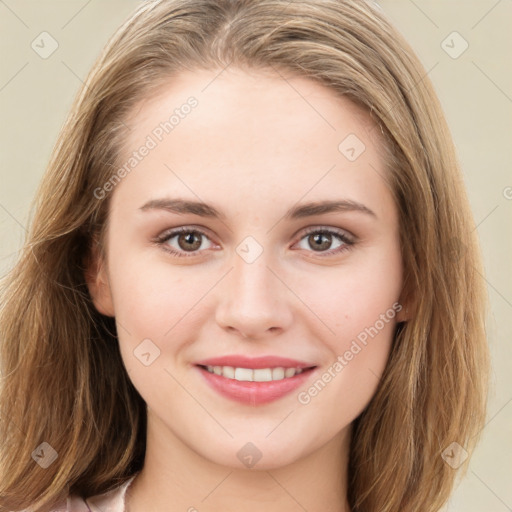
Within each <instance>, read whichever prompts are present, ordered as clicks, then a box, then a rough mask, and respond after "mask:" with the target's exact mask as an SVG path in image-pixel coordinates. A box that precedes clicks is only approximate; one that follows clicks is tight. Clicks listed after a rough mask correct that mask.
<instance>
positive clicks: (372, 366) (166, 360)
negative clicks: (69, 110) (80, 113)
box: [88, 68, 405, 512]
mask: <svg viewBox="0 0 512 512" xmlns="http://www.w3.org/2000/svg"><path fill="white" fill-rule="evenodd" d="M215 77H216V78H215ZM190 96H194V97H195V98H197V100H198V105H197V107H196V108H194V109H193V110H192V112H191V113H190V114H188V115H187V116H185V117H184V118H183V119H181V120H180V123H179V125H178V126H177V127H176V128H175V129H174V130H173V131H172V132H171V133H169V134H167V135H166V136H165V137H164V138H163V140H162V141H161V142H160V143H159V144H158V146H157V147H156V148H154V149H152V150H151V151H150V152H149V154H148V155H147V156H146V157H145V158H144V159H142V160H141V162H140V163H138V165H137V167H136V168H135V169H134V170H133V171H132V172H130V173H129V174H128V175H127V176H126V177H125V178H124V179H123V180H122V181H121V183H119V184H118V185H117V186H116V187H115V189H114V190H113V191H112V192H111V193H112V196H111V205H110V217H109V224H108V228H107V231H106V240H107V257H106V260H105V261H103V260H101V259H100V258H99V256H97V254H96V259H95V260H94V265H93V268H92V270H91V275H90V276H89V278H88V279H89V288H90V291H91V295H92V297H93V300H94V302H95V305H96V307H97V308H98V310H99V311H100V312H101V313H103V314H105V315H110V316H115V318H116V322H117V325H118V333H119V344H120V349H121V353H122V357H123V361H124V364H125V366H126V369H127V371H128V373H129V376H130V378H131V380H132V382H133V384H134V385H135V387H136V388H137V390H138V391H139V393H140V394H141V396H142V397H143V398H144V400H145V401H146V403H147V405H148V435H147V452H146V461H145V465H144V468H143V470H142V471H141V473H140V474H139V475H138V476H137V478H136V479H135V480H134V482H133V484H132V486H131V487H130V488H129V491H128V493H127V498H126V507H127V510H129V511H130V512H142V511H146V512H147V511H164V510H165V511H169V510H171V511H174V510H176V511H185V510H190V511H193V510H195V509H197V510H199V511H201V512H203V511H204V512H206V511H221V510H222V511H235V510H244V511H246V512H252V511H261V510H262V509H264V510H266V512H273V511H279V512H288V511H290V512H291V511H296V510H298V509H300V507H303V508H304V509H306V510H308V511H310V512H315V511H333V512H334V511H336V512H341V511H348V510H349V507H348V505H347V502H346V491H347V489H346V476H347V462H348V449H349V442H350V435H351V424H352V422H353V420H354V419H355V418H356V417H357V416H358V415H359V414H360V413H361V412H362V411H363V409H364V408H365V407H366V405H367V404H368V403H369V401H370V400H371V398H372V396H373V395H374V393H375V391H376V389H377V386H378V383H379V377H380V375H381V374H382V372H383V370H384V367H385V365H386V361H387V358H388V355H389V351H390V347H391V342H392V338H393V333H394V329H395V326H396V322H397V321H402V320H404V319H405V318H404V315H403V313H404V311H405V306H404V308H403V309H402V311H401V312H400V313H398V314H397V315H396V317H395V318H393V319H391V320H389V321H388V322H387V323H385V325H384V328H382V329H381V330H380V331H379V332H378V335H376V336H375V337H373V338H370V339H369V341H368V343H367V345H366V346H364V347H363V349H362V350H361V351H360V352H359V353H357V355H355V356H354V357H353V358H352V360H351V361H349V362H348V364H346V366H344V368H343V370H342V371H341V372H338V373H336V376H335V377H334V378H332V379H331V381H330V382H329V383H328V384H327V385H326V386H325V387H324V388H323V389H322V390H321V391H320V392H319V393H318V394H317V395H316V396H314V397H312V398H311V400H310V402H309V403H308V404H302V403H300V402H299V400H298V394H299V392H301V391H305V390H306V391H307V389H308V388H310V387H311V385H312V384H313V382H314V381H316V380H317V379H318V378H320V376H321V375H322V373H324V372H326V371H328V369H329V368H331V374H332V365H333V363H334V362H335V361H336V360H337V357H338V356H339V355H343V354H344V353H345V352H346V351H347V350H348V349H349V348H350V346H351V343H352V341H353V340H355V339H356V337H357V336H358V334H360V333H361V332H362V331H363V330H364V329H365V328H366V327H369V326H373V325H374V324H375V323H376V321H377V320H378V319H379V315H382V314H384V313H385V312H386V311H387V310H389V309H390V308H391V307H392V305H393V304H394V303H396V302H399V301H400V294H401V289H402V260H401V254H400V244H399V230H398V216H397V210H396V207H395V204H394V202H393V199H392V195H391V192H390V190H389V188H388V185H387V184H386V182H385V179H384V178H383V176H385V174H386V172H385V168H384V163H383V161H382V158H381V156H380V153H379V144H380V142H379V140H378V139H377V138H376V137H377V135H376V133H377V132H378V130H372V128H373V125H372V123H371V121H370V119H369V118H368V116H367V115H366V113H365V112H363V111H362V110H360V109H359V108H358V107H356V106H355V105H354V104H353V103H351V102H349V101H348V100H347V99H344V98H339V97H336V96H335V95H334V93H333V92H332V91H331V90H330V89H327V88H325V87H324V86H322V85H320V84H317V83H315V82H313V81H310V80H309V79H306V78H297V77H294V78H292V77H288V78H286V79H285V78H284V77H283V76H280V75H278V74H272V73H264V72H263V71H257V72H256V71H251V72H248V71H241V70H237V69H232V68H229V69H227V70H225V71H224V72H223V73H222V74H220V75H219V70H214V71H213V70H212V71H203V70H202V71H195V72H189V71H187V72H186V73H183V74H181V75H180V76H178V77H177V78H173V79H172V80H170V83H169V85H168V86H166V87H165V88H163V89H162V90H161V91H160V94H158V95H157V96H156V97H152V98H151V99H147V100H145V101H144V102H141V103H140V104H139V105H138V107H137V108H136V109H134V111H133V112H132V115H131V116H130V118H129V119H127V120H126V123H127V125H128V126H129V127H130V128H131V131H130V135H129V137H128V139H127V140H126V143H125V145H124V148H123V152H122V155H121V156H122V158H121V161H122V162H123V163H124V162H126V161H127V160H128V158H129V157H130V155H131V153H132V152H133V151H134V150H136V149H137V148H139V147H140V146H141V144H143V143H144V141H145V140H146V138H147V136H148V134H151V133H152V130H154V128H155V127H156V126H158V125H159V123H161V122H162V121H164V120H165V119H167V118H168V117H169V114H168V113H169V112H172V111H173V110H174V109H175V108H177V107H179V106H180V105H182V104H183V103H185V101H186V100H187V98H189V97H190ZM348 134H356V135H357V137H358V138H359V139H360V140H361V141H363V143H364V145H365V146H366V149H365V151H364V152H363V153H362V154H361V155H360V156H359V157H358V158H357V159H356V160H355V161H353V162H351V161H349V160H348V159H347V158H346V157H345V156H344V154H342V153H341V152H340V151H339V149H338V146H339V144H340V142H342V141H343V140H344V139H345V137H346V136H347V135H348ZM165 197H172V198H176V197H180V198H183V199H190V200H202V201H203V202H205V203H208V204H211V205H213V206H214V207H215V208H216V209H218V210H219V211H221V212H222V213H223V214H224V215H225V218H224V219H223V220H219V219H211V218H204V217H200V216H198V215H194V214H189V213H187V214H177V213H173V212H170V211H166V210H163V209H147V210H141V206H143V205H144V204H146V203H147V202H148V201H150V200H154V199H160V198H165ZM337 199H346V200H352V201H357V202H359V203H362V204H363V205H365V206H366V207H367V208H369V209H371V210H372V211H373V212H374V213H375V216H373V215H369V214H367V213H364V212H360V211H337V212H331V213H326V214H319V215H315V216H312V217H305V218H301V219H295V220H287V219H284V218H283V216H284V214H285V212H286V211H287V210H288V208H290V207H292V206H294V205H296V203H300V204H302V203H305V202H309V201H321V200H337ZM180 226H191V227H194V228H197V229H201V231H204V232H205V233H206V236H205V237H201V236H200V235H198V236H199V242H201V241H202V244H201V245H200V247H199V248H196V249H194V250H195V252H192V253H190V252H188V253H187V252H186V250H184V249H183V248H184V247H185V248H186V247H187V245H186V244H187V241H186V240H183V236H181V237H180V236H175V237H174V238H173V239H172V240H169V241H167V242H163V243H160V244H158V243H156V242H155V241H154V240H155V238H156V237H158V236H159V235H161V234H162V233H165V232H166V231H168V230H169V229H170V228H176V227H180ZM309 227H315V228H316V227H317V228H319V229H321V228H330V229H333V230H334V231H340V232H342V233H348V234H350V236H351V238H352V240H355V243H354V245H352V246H350V247H349V248H348V249H347V250H343V251H342V252H339V253H337V254H328V253H329V252H331V253H333V252H335V251H336V250H337V249H338V248H339V247H340V246H342V245H343V242H341V241H340V240H339V239H338V238H337V237H335V236H333V237H332V239H331V243H330V244H329V242H328V241H327V242H324V243H325V245H324V246H323V247H324V248H323V249H321V250H315V246H314V245H313V244H314V240H311V237H309V236H307V234H305V233H304V232H305V230H306V228H309ZM248 236H251V237H253V238H254V239H255V240H256V241H257V243H258V244H259V245H260V246H261V248H262V250H263V252H262V253H261V255H259V257H258V258H257V259H256V260H255V261H254V262H252V263H247V262H246V261H245V260H244V259H243V258H242V257H240V256H239V254H238V253H237V252H236V249H237V247H238V246H239V244H240V243H241V242H242V241H243V240H244V239H245V238H246V237H248ZM180 238H181V244H182V245H180V244H179V241H180ZM199 242H198V244H197V246H199ZM188 243H189V244H190V243H191V242H190V241H189V242H188ZM165 247H171V248H174V249H175V250H178V251H181V252H182V253H185V255H187V254H188V255H189V256H185V257H177V256H173V255H172V254H170V253H169V252H167V251H166V250H165ZM322 251H323V252H322ZM190 254H192V256H190ZM144 339H150V340H152V343H154V345H155V346H157V347H158V349H159V350H160V354H159V356H158V357H157V358H156V359H155V360H154V361H153V362H152V363H151V364H150V365H149V366H146V365H144V364H142V363H141V361H140V360H139V359H138V358H137V357H135V355H134V350H135V349H136V348H137V346H138V345H139V344H140V343H141V341H142V340H144ZM226 354H244V355H248V356H260V355H269V354H270V355H279V356H284V357H291V358H295V359H299V360H303V361H306V362H311V363H312V364H314V365H317V368H316V370H315V372H314V375H311V376H310V378H309V380H308V381H307V383H306V384H305V385H304V386H302V387H301V388H300V389H299V390H297V391H294V392H292V393H290V394H289V395H287V396H285V397H283V398H281V399H279V400H277V401H274V402H272V403H269V404H265V405H256V406H254V405H244V404H240V403H237V402H234V401H231V400H230V399H227V398H225V397H223V396H221V395H219V394H218V393H217V392H216V391H214V390H212V389H211V388H210V387H209V386H208V385H207V384H206V383H205V382H204V379H203V378H202V375H200V374H199V372H198V370H197V368H196V367H195V366H194V364H195V363H196V362H198V361H199V360H201V359H205V358H209V357H214V356H219V355H226ZM248 442H251V443H253V444H254V445H255V446H256V447H257V448H258V450H259V451H260V452H261V454H262V457H261V459H260V460H259V461H258V462H257V464H256V465H255V466H254V467H253V468H248V467H246V466H244V464H243V463H242V462H241V461H240V460H239V459H238V458H237V452H239V451H240V450H241V449H242V448H243V447H244V446H245V445H246V443H248ZM246 449H247V448H246ZM191 507H194V508H191ZM263 507H264V508H263Z"/></svg>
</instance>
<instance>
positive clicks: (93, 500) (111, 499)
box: [52, 475, 136, 512]
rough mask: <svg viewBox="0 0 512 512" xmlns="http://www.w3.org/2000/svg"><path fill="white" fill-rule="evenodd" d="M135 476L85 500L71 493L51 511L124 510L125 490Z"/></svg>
mask: <svg viewBox="0 0 512 512" xmlns="http://www.w3.org/2000/svg"><path fill="white" fill-rule="evenodd" d="M135 476H136V475H133V476H132V477H131V478H130V479H129V480H127V481H126V482H124V483H123V484H121V485H120V486H119V487H116V488H115V489H112V490H111V491H108V492H105V493H103V494H97V495H96V496H91V497H90V498H87V499H85V500H84V499H82V498H80V497H79V496H75V495H73V494H72V495H70V496H68V497H67V499H66V500H65V501H63V502H62V503H59V504H58V505H57V507H56V508H54V509H53V510H52V512H124V497H125V494H126V490H127V489H128V487H129V485H130V484H131V483H132V481H133V479H134V478H135Z"/></svg>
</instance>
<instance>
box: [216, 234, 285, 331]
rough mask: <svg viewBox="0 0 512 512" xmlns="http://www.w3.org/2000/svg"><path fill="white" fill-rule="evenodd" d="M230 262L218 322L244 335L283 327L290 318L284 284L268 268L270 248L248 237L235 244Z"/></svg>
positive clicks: (219, 306)
mask: <svg viewBox="0 0 512 512" xmlns="http://www.w3.org/2000/svg"><path fill="white" fill-rule="evenodd" d="M258 253H259V254H258ZM232 261H233V268H232V271H231V272H230V273H229V274H228V276H227V280H226V282H225V285H224V287H223V288H222V292H221V294H220V298H219V304H218V307H217V315H216V316H217V322H218V323H219V325H221V326H222V327H223V328H226V329H231V330H232V329H235V330H237V331H239V332H240V334H241V335H242V336H244V337H260V336H263V335H264V334H265V333H266V332H267V331H268V332H271V331H272V332H273V331H275V330H277V329H284V328H286V327H287V326H288V325H289V323H290V321H291V311H290V309H289V304H288V297H287V293H286V287H285V286H284V284H283V283H282V282H281V280H280V279H278V278H277V277H276V276H275V275H274V272H273V271H271V270H270V269H269V267H270V268H272V264H271V261H270V254H269V251H264V250H263V248H262V247H261V246H260V248H258V247H257V246H256V244H255V243H254V241H251V240H248V241H245V243H244V242H242V243H241V244H240V245H239V247H237V254H234V255H233V260H232Z"/></svg>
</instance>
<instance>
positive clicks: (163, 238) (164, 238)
mask: <svg viewBox="0 0 512 512" xmlns="http://www.w3.org/2000/svg"><path fill="white" fill-rule="evenodd" d="M182 233H194V234H199V235H202V236H204V237H206V238H209V237H208V235H207V234H206V233H204V232H203V231H201V230H199V229H195V228H193V229H192V228H190V227H186V226H184V227H180V228H176V229H173V230H171V231H168V232H166V233H163V234H162V235H160V236H159V237H157V238H156V239H155V240H154V241H155V242H156V243H157V244H158V245H160V246H162V248H163V249H164V250H165V251H167V252H169V253H170V254H172V255H173V256H177V257H179V258H191V257H194V256H195V255H197V254H198V251H193V252H190V253H189V254H186V253H185V252H181V251H176V250H175V249H171V248H169V245H168V244H167V242H168V241H169V240H171V239H172V238H174V237H175V236H177V235H180V234H182ZM312 233H318V234H323V235H325V234H328V235H332V236H334V237H336V238H338V239H339V240H341V241H342V242H343V245H342V246H340V247H338V248H336V249H334V250H332V249H331V250H330V251H318V252H317V251H311V252H317V254H321V255H327V256H332V255H335V254H336V255H337V254H341V253H342V252H344V251H348V250H350V249H351V248H352V246H353V245H354V244H355V243H356V242H355V240H353V239H352V238H351V237H349V236H348V235H347V234H345V233H344V232H342V231H337V230H333V229H329V228H318V227H315V228H308V229H307V230H306V231H305V233H304V234H303V235H302V237H301V238H300V239H299V242H300V241H301V240H303V239H304V238H306V237H307V236H308V235H311V234H312ZM327 256H320V257H321V258H323V257H327Z"/></svg>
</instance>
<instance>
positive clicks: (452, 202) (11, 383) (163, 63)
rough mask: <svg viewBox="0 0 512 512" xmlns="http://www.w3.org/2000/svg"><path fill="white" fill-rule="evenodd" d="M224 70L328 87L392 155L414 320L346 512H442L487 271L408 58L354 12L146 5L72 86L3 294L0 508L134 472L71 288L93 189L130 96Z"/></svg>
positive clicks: (96, 327) (95, 337)
mask: <svg viewBox="0 0 512 512" xmlns="http://www.w3.org/2000/svg"><path fill="white" fill-rule="evenodd" d="M226 66H233V67H238V68H240V69H251V70H258V69H260V70H274V71H275V72H282V71H285V72H287V73H295V75H297V76H301V77H307V78H310V79H311V80H315V81H317V82H318V83H321V84H323V85H324V86H326V87H328V88H329V89H330V90H331V91H333V92H334V93H335V94H337V95H340V96H343V97H345V98H348V99H349V100H351V101H353V102H354V103H355V104H357V105H359V106H361V107H363V108H364V109H365V110H366V111H367V112H368V113H369V114H370V116H371V118H372V119H373V122H374V125H375V128H376V129H377V130H378V132H377V133H378V134H379V137H381V138H382V139H381V140H382V141H383V145H384V148H385V153H384V157H383V158H384V159H385V163H386V166H387V171H388V176H389V183H390V186H391V188H392V192H393V195H394V199H395V202H396V206H397V208H398V211H399V218H400V233H401V236H400V238H401V251H402V257H403V265H404V276H405V280H404V293H405V295H406V296H407V297H408V298H409V299H410V301H411V304H413V312H412V315H410V319H409V320H408V321H406V322H405V323H403V324H400V328H399V329H398V330H397V332H396V335H395V338H394V340H393V345H392V349H391V352H390V356H389V360H388V364H387V366H386V369H385V371H384V374H383V376H382V379H381V382H380V384H379V387H378V389H377V392H376V394H375V395H374V397H373V398H372V400H371V402H370V403H369V405H368V406H367V408H366V409H365V410H364V412H363V413H362V414H361V415H360V416H359V417H358V418H357V419H356V420H355V422H354V425H353V435H352V439H351V448H350V460H349V488H348V493H349V495H348V498H349V503H350V506H351V507H352V510H353V511H354V512H356V511H357V512H375V511H379V512H397V511H400V512H413V511H416V512H419V511H421V512H434V511H438V510H439V509H440V507H441V506H442V505H443V503H445V501H446V500H447V498H448V496H449V494H450V492H451V490H452V488H453V485H454V481H455V477H456V475H457V474H458V473H457V472H456V471H454V469H452V467H450V465H448V464H447V463H446V462H445V461H444V460H443V456H442V454H443V451H444V450H445V449H446V448H447V447H448V446H449V445H450V444H451V443H452V442H457V443H458V444H459V445H460V446H461V447H463V448H464V449H465V450H466V451H467V452H469V453H471V452H472V450H473V448H474V446H475V443H476V442H477V440H478V437H479V433H480V431H481V429H482V428H483V424H484V421H485V411H486V399H487V383H488V372H489V370H488V366H489V362H488V349H487V341H486V334H485V318H486V315H487V298H486V295H485V288H484V286H483V280H482V276H481V275H483V270H482V262H481V257H480V251H479V247H478V242H477V239H476V235H475V231H474V224H473V217H472V213H471V210H470V207H469V204H468V200H467V196H466V192H465V188H464V185H463V180H462V175H461V172H460V168H459V163H458V161H457V158H456V154H455V150H454V146H453V142H452V139H451V135H450V132H449V130H448V128H447V125H446V121H445V118H444V115H443V113H442V110H441V107H440V104H439V101H438V99H437V97H436V94H435V92H434V89H433V87H432V85H431V82H430V81H429V78H428V77H427V74H426V72H425V70H424V68H423V67H422V65H421V63H420V62H419V60H418V58H417V57H416V56H415V55H414V52H413V51H412V50H411V48H410V46H409V45H408V44H407V43H406V42H405V41H404V40H403V38H402V37H401V35H400V34H399V33H398V32H397V31H396V30H395V29H394V28H393V27H392V26H391V25H390V23H389V21H387V19H386V17H385V16H384V15H383V14H382V12H381V11H380V9H379V8H378V7H376V6H375V5H374V4H372V3H370V2H369V1H365V0H300V1H289V0H158V1H149V2H145V3H143V4H142V5H141V6H140V7H139V8H138V10H136V12H135V13H134V14H133V15H132V16H131V17H130V18H129V19H128V20H127V21H126V22H125V23H124V24H123V25H122V26H121V27H120V28H119V30H118V31H117V32H116V33H115V34H114V35H113V36H112V38H111V39H110V41H109V43H108V44H107V46H106V47H105V49H104V50H103V52H102V54H101V55H100V56H99V58H98V60H97V62H96V63H95V65H94V66H93V68H92V70H91V71H90V73H89V75H88V77H87V79H86V81H85V84H84V86H83V87H82V88H81V90H80V92H79V93H78V95H77V97H76V100H75V102H74V105H73V107H72V109H71V112H70V114H69V116H68V118H67V120H66V122H65V124H64V126H63V128H62V130H61V133H60V136H59V138H58V141H57V144H56V146H55V148H54V151H53V154H52V157H51V159H50V162H49V164H48V168H47V170H46V173H45V175H44V178H43V180H42V183H41V185H40V188H39V190H38V193H37V196H36V199H35V200H34V203H33V210H32V212H33V214H32V220H31V225H30V230H29V233H28V236H27V240H26V242H25V245H24V247H23V249H22V252H21V255H20V258H19V260H18V261H17V263H16V265H15V266H14V267H13V268H12V270H11V271H10V272H9V273H8V274H7V275H6V276H5V277H4V279H3V281H2V289H1V299H2V301H1V311H0V335H1V339H0V342H1V346H0V363H1V366H0V368H1V378H2V380H1V395H0V440H1V441H0V443H1V445H0V511H7V510H9V511H12V510H20V509H24V508H27V507H33V510H36V511H47V510H50V509H51V506H52V504H55V503H56V502H57V501H59V500H61V499H63V498H64V497H65V496H66V495H68V493H76V494H78V495H81V496H83V497H87V496H91V495H94V494H98V493H101V492H105V491H107V490H109V489H111V488H114V487H115V486H117V485H119V484H121V483H122V482H124V481H126V480H127V479H128V478H130V477H131V476H132V475H134V474H135V472H137V471H139V470H140V469H141V468H142V465H143V462H144V453H145V443H146V409H145V403H144V401H143V400H142V398H141V396H140V395H139V394H138V392H137V391H136V389H135V388H134V387H133V385H132V384H131V382H130V379H129V377H128V375H127V372H126V370H125V368H124V365H123V362H122V359H121V356H120V352H119V347H118V342H117V336H116V326H115V321H114V319H112V318H108V317H106V316H103V315H101V314H100V313H99V312H98V311H97V310H96V309H95V308H94V306H93V304H92V300H91V297H90V295H89V292H88V289H87V285H86V279H85V277H84V273H85V272H86V268H87V258H88V255H89V254H90V251H91V247H92V244H93V241H94V240H101V239H102V237H103V234H104V227H105V224H106V221H107V219H108V208H109V197H110V196H109V195H107V196H106V197H105V198H103V199H102V200H98V198H97V197H96V195H95V193H94V191H95V190H96V189H97V188H98V187H102V185H103V184H104V183H106V182H107V181H108V180H109V178H111V176H112V173H113V170H115V169H117V168H118V167H117V166H119V165H120V162H119V158H118V152H119V148H120V147H121V146H122V143H123V140H124V139H125V137H126V126H125V125H124V123H123V120H124V119H126V118H127V116H128V115H129V113H130V112H131V111H132V109H133V107H134V105H135V104H136V103H137V102H139V101H140V100H141V99H144V98H147V97H149V96H150V95H152V94H154V93H156V92H157V91H158V90H159V89H161V87H162V85H163V84H164V83H168V82H169V80H172V77H173V76H176V75H177V74H179V73H180V71H183V70H185V69H187V70H194V69H212V70H213V69H223V68H225V67H226ZM44 442H46V443H48V444H49V445H50V446H51V447H53V449H54V450H55V451H56V452H57V454H58V457H57V459H56V461H55V462H54V463H53V464H51V465H50V466H49V467H47V468H42V467H41V466H40V465H39V464H37V463H36V462H35V458H34V457H33V453H34V450H35V449H36V447H39V446H40V445H41V443H44ZM43 446H46V445H43ZM466 464H467V462H466ZM461 469H462V470H464V469H465V465H463V466H462V468H461ZM31 510H32V509H31Z"/></svg>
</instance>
